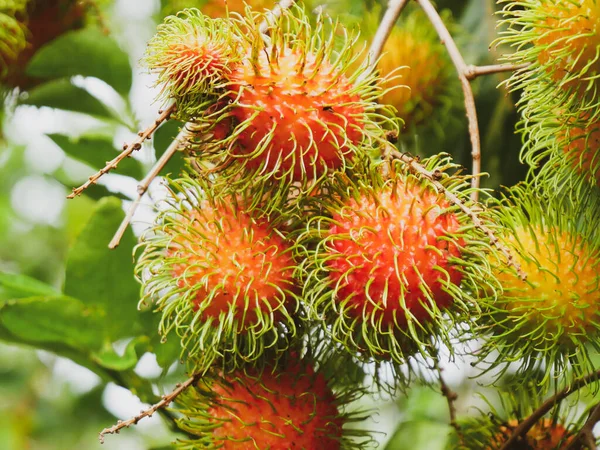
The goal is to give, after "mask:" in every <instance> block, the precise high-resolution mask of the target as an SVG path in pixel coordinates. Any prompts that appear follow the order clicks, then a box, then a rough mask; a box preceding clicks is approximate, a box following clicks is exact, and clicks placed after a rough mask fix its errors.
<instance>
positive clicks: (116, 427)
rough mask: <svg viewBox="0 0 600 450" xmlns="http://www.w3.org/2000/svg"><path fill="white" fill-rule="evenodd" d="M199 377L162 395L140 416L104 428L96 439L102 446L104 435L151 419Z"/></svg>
mask: <svg viewBox="0 0 600 450" xmlns="http://www.w3.org/2000/svg"><path fill="white" fill-rule="evenodd" d="M201 376H202V374H201V373H197V374H194V375H193V376H192V377H190V378H189V379H187V380H186V381H185V382H183V383H181V384H177V386H176V387H175V389H174V390H173V392H171V393H170V394H168V395H163V397H162V400H161V401H160V402H158V403H156V404H154V405H152V406H151V407H150V408H148V409H146V410H144V411H142V412H140V414H138V415H137V416H135V417H132V418H131V419H129V420H124V421H122V420H119V421H118V422H117V424H116V425H113V426H112V427H110V428H105V429H104V430H102V431H101V432H100V434H99V435H98V439H99V440H100V443H101V444H104V436H105V435H107V434H118V433H119V431H121V429H123V428H129V427H130V426H131V425H137V423H138V422H139V421H140V420H142V419H143V418H145V417H152V414H154V413H155V412H156V411H158V410H159V409H162V408H165V407H167V406H169V405H170V404H171V402H172V401H173V400H175V399H176V398H177V396H179V394H181V393H182V392H183V391H185V390H186V389H187V388H189V387H190V386H191V385H192V384H194V383H196V382H197V381H198V380H199V379H200V377H201Z"/></svg>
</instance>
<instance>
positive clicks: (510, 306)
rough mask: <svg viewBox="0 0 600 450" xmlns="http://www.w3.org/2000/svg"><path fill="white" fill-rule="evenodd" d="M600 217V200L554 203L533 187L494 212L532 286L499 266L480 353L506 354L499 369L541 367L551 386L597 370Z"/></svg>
mask: <svg viewBox="0 0 600 450" xmlns="http://www.w3.org/2000/svg"><path fill="white" fill-rule="evenodd" d="M598 211H600V208H599V205H598V201H597V196H596V197H594V196H588V197H587V198H585V197H584V198H583V199H581V200H579V201H578V202H575V200H574V199H570V198H567V199H566V200H564V199H560V198H559V199H555V198H553V196H552V197H550V196H548V194H546V193H544V192H543V191H541V190H539V189H538V188H537V187H536V188H535V189H533V188H532V187H531V186H519V187H516V188H513V189H512V190H511V191H510V192H509V194H508V196H507V197H505V198H504V199H503V200H502V201H501V203H500V205H499V206H498V208H497V209H496V210H495V211H494V214H495V215H496V221H497V222H498V224H499V225H500V226H502V227H503V229H504V232H503V233H501V234H500V235H499V238H500V240H501V241H502V242H504V244H505V245H506V246H507V247H509V248H510V249H511V251H512V252H513V254H514V255H515V258H516V259H517V261H518V262H519V264H520V265H521V267H522V269H523V271H524V272H525V273H526V274H527V280H526V281H524V280H522V279H520V278H519V277H518V276H517V275H516V273H514V270H513V269H511V268H508V267H505V266H503V265H501V264H500V265H496V263H494V262H493V264H494V274H495V276H496V278H497V279H498V281H499V282H500V284H501V286H502V289H503V292H502V294H501V295H499V296H498V298H497V300H496V301H495V302H494V303H492V304H490V305H489V307H486V308H484V309H485V312H484V314H483V316H482V321H481V329H480V332H481V333H482V334H483V335H486V344H485V345H484V347H483V349H482V351H481V352H479V356H480V357H481V358H482V359H484V358H485V357H486V355H488V354H490V353H491V352H498V353H500V357H495V358H494V361H495V362H489V363H490V364H491V365H492V367H496V366H499V367H500V368H501V369H505V368H507V365H508V364H509V363H515V362H516V363H518V368H517V371H518V373H519V374H520V375H521V376H527V375H529V374H532V373H535V372H536V370H533V369H538V370H540V371H542V373H543V374H544V382H548V381H549V380H556V379H559V378H561V377H564V376H567V375H568V373H569V372H572V373H574V374H576V375H582V374H585V373H587V372H588V371H589V370H592V369H593V368H594V364H593V362H592V361H591V359H590V358H591V357H590V355H589V353H588V350H587V348H588V346H591V347H593V348H595V349H599V348H600V339H599V338H600V333H599V332H600V233H598V229H597V218H598ZM501 362H502V363H501ZM567 368H568V369H570V370H566V369H567ZM500 373H502V371H501V372H500Z"/></svg>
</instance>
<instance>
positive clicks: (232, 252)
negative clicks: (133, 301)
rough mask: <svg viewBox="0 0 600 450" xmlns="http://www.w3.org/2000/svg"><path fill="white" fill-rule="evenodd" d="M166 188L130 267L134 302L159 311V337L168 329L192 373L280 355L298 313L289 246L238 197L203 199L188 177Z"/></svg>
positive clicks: (205, 194) (204, 192)
mask: <svg viewBox="0 0 600 450" xmlns="http://www.w3.org/2000/svg"><path fill="white" fill-rule="evenodd" d="M172 186H173V189H174V191H173V192H172V195H171V198H170V200H168V206H167V208H166V209H165V210H164V211H161V213H160V214H159V216H158V218H157V221H156V224H155V226H154V227H153V228H152V229H150V230H149V231H148V232H146V234H145V235H144V236H143V238H142V241H141V244H140V245H141V246H142V248H143V253H142V254H141V255H140V257H139V259H138V263H137V269H136V272H137V274H138V278H139V279H140V280H141V282H142V284H143V299H142V303H143V304H145V303H152V304H154V305H156V307H157V309H158V310H159V311H162V322H161V326H160V330H159V331H160V333H161V334H162V335H164V336H166V335H167V333H168V332H169V331H170V330H172V329H174V330H175V331H176V333H177V334H178V335H179V336H180V338H181V340H182V345H183V347H184V353H183V355H184V356H185V357H187V358H189V359H190V361H191V363H192V364H195V365H196V367H195V368H196V369H197V370H202V369H206V368H207V367H208V366H209V365H210V364H211V363H212V362H213V361H214V360H215V359H216V358H218V357H226V358H227V359H228V361H229V360H231V364H232V366H233V367H235V366H236V365H237V363H239V362H240V361H250V362H255V361H258V360H259V359H260V358H261V356H262V355H263V353H264V352H265V350H266V349H268V348H273V349H280V347H281V351H284V350H285V346H286V342H287V339H288V338H291V337H293V336H294V334H295V332H296V323H295V319H294V318H293V317H292V316H293V315H294V314H295V313H296V312H297V310H298V307H299V305H298V299H297V297H296V292H297V291H298V287H297V285H296V279H295V270H296V264H295V262H294V259H293V256H292V255H293V250H294V246H293V244H291V243H290V242H289V241H288V240H287V239H286V238H285V237H284V236H283V235H282V234H281V233H280V232H278V231H277V230H276V229H274V227H273V226H272V225H271V224H270V223H269V222H267V220H266V219H264V218H263V219H261V220H256V219H254V218H253V217H252V216H251V215H250V214H247V213H245V212H244V211H243V209H244V208H243V206H242V205H243V204H244V203H245V200H244V199H243V198H241V197H240V198H235V197H234V198H222V199H219V198H213V197H210V193H209V192H210V187H209V186H208V185H200V184H198V183H196V182H194V181H192V180H189V179H184V180H180V181H177V182H173V183H172Z"/></svg>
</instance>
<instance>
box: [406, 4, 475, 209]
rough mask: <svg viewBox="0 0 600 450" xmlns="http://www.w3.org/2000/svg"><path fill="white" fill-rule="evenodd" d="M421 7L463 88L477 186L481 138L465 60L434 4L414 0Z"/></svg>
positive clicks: (473, 184)
mask: <svg viewBox="0 0 600 450" xmlns="http://www.w3.org/2000/svg"><path fill="white" fill-rule="evenodd" d="M415 1H416V2H417V3H418V4H419V5H420V6H421V8H422V9H423V11H424V12H425V14H426V15H427V17H428V18H429V21H430V22H431V23H432V25H433V27H434V28H435V30H436V32H437V34H438V36H439V37H440V39H441V41H442V43H443V44H444V45H445V46H446V49H447V50H448V54H449V55H450V59H451V60H452V62H453V63H454V66H455V67H456V71H457V73H458V78H459V80H460V85H461V87H462V90H463V94H464V97H465V109H466V111H467V119H468V121H469V136H470V137H471V147H472V150H471V157H472V161H473V162H472V170H471V172H472V174H473V175H474V176H473V179H472V181H471V184H472V186H473V187H474V188H478V187H479V173H480V172H481V138H480V136H479V124H478V122H477V108H476V107H475V96H474V95H473V89H472V88H471V83H470V81H469V79H468V78H467V75H466V74H467V71H468V66H467V64H466V63H465V60H464V59H463V57H462V54H461V53H460V50H459V49H458V47H457V45H456V42H454V39H452V35H451V34H450V32H449V31H448V28H446V25H444V22H443V21H442V18H441V17H440V15H439V14H438V12H437V10H436V9H435V6H433V4H432V3H431V1H430V0H415ZM471 198H472V199H473V201H477V200H478V198H479V194H478V191H477V189H475V190H474V191H473V193H472V194H471Z"/></svg>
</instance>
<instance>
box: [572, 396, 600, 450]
mask: <svg viewBox="0 0 600 450" xmlns="http://www.w3.org/2000/svg"><path fill="white" fill-rule="evenodd" d="M599 421H600V403H598V404H597V405H596V406H594V408H593V409H592V412H591V413H590V415H589V417H588V419H587V420H586V421H585V424H583V427H582V428H581V430H579V433H577V435H576V436H575V437H574V438H573V441H572V442H571V444H570V445H569V446H568V447H567V450H581V444H584V445H585V446H586V447H588V449H589V450H596V448H597V445H596V437H595V436H594V426H595V425H596V424H597V423H598V422H599Z"/></svg>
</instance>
